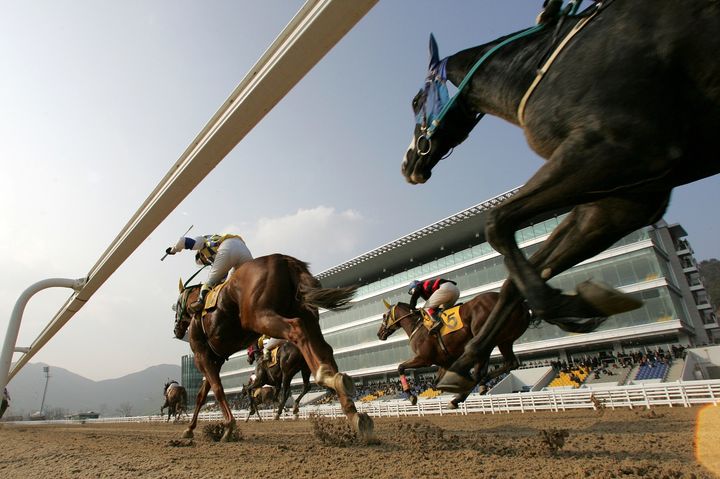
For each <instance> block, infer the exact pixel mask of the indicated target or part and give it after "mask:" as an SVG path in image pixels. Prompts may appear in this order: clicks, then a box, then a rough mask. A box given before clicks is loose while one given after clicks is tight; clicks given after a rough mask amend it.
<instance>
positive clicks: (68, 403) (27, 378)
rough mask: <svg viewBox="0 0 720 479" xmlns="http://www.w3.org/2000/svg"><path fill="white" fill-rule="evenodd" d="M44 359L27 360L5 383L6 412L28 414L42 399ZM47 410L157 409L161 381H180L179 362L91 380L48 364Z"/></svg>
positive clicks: (105, 412) (111, 411)
mask: <svg viewBox="0 0 720 479" xmlns="http://www.w3.org/2000/svg"><path fill="white" fill-rule="evenodd" d="M45 366H49V365H47V364H43V363H29V364H27V365H25V367H23V368H22V369H21V370H20V372H19V373H18V374H17V375H16V376H15V377H14V378H13V379H12V381H10V383H9V384H8V392H9V393H10V397H11V398H12V401H11V403H10V409H9V410H8V411H7V413H6V415H8V416H9V415H12V416H17V415H21V416H27V415H29V414H31V413H33V412H35V411H37V410H38V409H40V404H41V403H42V396H43V389H44V387H45V374H44V373H43V367H45ZM49 367H50V381H49V382H48V388H47V394H46V396H45V412H46V413H50V414H52V413H55V414H62V413H75V412H80V411H96V412H99V413H100V414H101V415H102V416H121V415H144V414H154V413H159V411H160V406H162V404H163V400H164V399H163V395H162V392H163V385H164V384H165V382H166V381H167V380H168V379H174V380H176V381H180V366H177V365H172V364H160V365H157V366H151V367H149V368H147V369H144V370H142V371H139V372H136V373H132V374H128V375H126V376H122V377H119V378H115V379H105V380H102V381H93V380H91V379H88V378H85V377H83V376H80V375H79V374H75V373H73V372H71V371H68V370H67V369H63V368H59V367H55V366H49Z"/></svg>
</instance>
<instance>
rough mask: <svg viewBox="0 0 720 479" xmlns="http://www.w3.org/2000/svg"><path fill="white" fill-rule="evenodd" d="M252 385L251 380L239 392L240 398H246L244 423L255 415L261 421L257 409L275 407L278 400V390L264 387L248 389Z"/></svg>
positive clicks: (273, 387)
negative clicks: (246, 410) (246, 412)
mask: <svg viewBox="0 0 720 479" xmlns="http://www.w3.org/2000/svg"><path fill="white" fill-rule="evenodd" d="M252 383H253V381H252V379H251V380H250V381H249V382H248V383H247V384H246V385H245V386H243V388H242V391H241V392H240V398H241V399H242V398H244V397H247V399H248V404H249V406H248V407H249V409H248V414H247V416H246V417H245V422H248V421H249V420H250V416H252V415H253V414H257V417H258V419H259V420H260V421H262V417H261V416H260V413H259V412H258V408H259V407H260V406H263V405H268V406H270V405H276V404H277V398H278V389H277V388H275V386H270V385H265V386H261V387H258V388H254V389H250V385H251V384H252Z"/></svg>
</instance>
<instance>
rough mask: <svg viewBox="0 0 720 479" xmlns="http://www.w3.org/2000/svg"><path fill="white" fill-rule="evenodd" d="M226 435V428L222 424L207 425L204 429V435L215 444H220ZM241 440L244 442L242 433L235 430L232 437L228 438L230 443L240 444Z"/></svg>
mask: <svg viewBox="0 0 720 479" xmlns="http://www.w3.org/2000/svg"><path fill="white" fill-rule="evenodd" d="M224 433H225V427H224V426H223V425H222V424H221V423H215V424H206V425H205V427H203V434H204V435H205V437H206V438H208V439H210V440H211V441H213V442H219V441H220V440H221V439H222V437H223V434H224ZM240 440H242V436H241V435H240V431H238V430H237V429H233V431H232V433H231V434H230V437H229V438H228V442H238V441H240Z"/></svg>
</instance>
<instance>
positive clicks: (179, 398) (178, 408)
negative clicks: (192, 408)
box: [160, 381, 187, 422]
mask: <svg viewBox="0 0 720 479" xmlns="http://www.w3.org/2000/svg"><path fill="white" fill-rule="evenodd" d="M163 396H165V403H164V404H163V405H162V406H161V407H160V415H162V413H163V409H165V408H167V409H168V417H167V420H166V421H165V422H168V421H170V416H173V417H174V420H175V421H177V420H178V419H180V415H181V414H182V413H186V414H187V391H186V390H185V388H184V387H183V386H181V385H180V384H178V382H177V381H169V382H166V383H165V389H163Z"/></svg>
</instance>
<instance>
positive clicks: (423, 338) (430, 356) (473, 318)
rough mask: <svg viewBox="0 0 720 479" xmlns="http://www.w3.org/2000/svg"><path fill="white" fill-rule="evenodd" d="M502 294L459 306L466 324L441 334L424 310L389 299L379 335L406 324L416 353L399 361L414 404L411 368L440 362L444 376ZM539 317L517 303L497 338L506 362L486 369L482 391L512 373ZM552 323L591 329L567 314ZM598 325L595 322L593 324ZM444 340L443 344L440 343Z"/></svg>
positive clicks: (459, 398) (482, 296)
mask: <svg viewBox="0 0 720 479" xmlns="http://www.w3.org/2000/svg"><path fill="white" fill-rule="evenodd" d="M499 297H500V294H499V293H496V292H487V293H482V294H479V295H477V296H475V297H474V298H473V299H471V300H470V301H468V302H467V303H463V304H461V305H460V306H459V308H460V309H459V310H458V313H459V316H460V318H461V319H462V323H463V325H462V328H460V329H458V330H456V331H452V332H449V333H448V334H446V335H444V336H442V338H439V337H438V336H436V335H431V334H430V332H429V331H428V329H427V328H425V327H423V322H422V320H423V317H422V314H421V311H420V310H417V309H411V308H410V305H408V304H406V303H397V304H395V305H390V304H388V303H385V307H386V308H387V311H386V312H385V313H384V314H383V318H382V322H381V324H380V328H379V329H378V332H377V336H378V339H380V340H381V341H385V340H386V339H387V338H388V337H389V336H390V335H391V334H393V333H394V332H395V331H397V330H398V329H399V328H402V329H403V330H404V331H405V333H406V334H407V335H408V338H409V339H410V349H412V351H413V353H415V356H414V357H413V358H410V359H408V360H407V361H405V362H402V363H400V365H398V373H399V375H400V383H401V384H402V386H403V391H404V392H406V393H407V394H409V399H410V402H411V403H412V405H413V406H414V405H415V404H416V403H417V396H415V394H413V393H412V392H411V391H410V388H409V386H408V383H407V379H406V377H405V371H406V370H407V369H415V368H420V367H427V366H432V365H436V366H439V367H440V369H439V370H438V375H437V381H440V380H442V378H443V376H444V375H445V374H446V372H447V368H449V367H450V366H451V365H452V364H453V362H454V361H455V360H456V359H457V358H458V357H460V355H461V354H462V353H463V351H464V348H465V345H466V344H467V342H468V341H470V339H471V338H472V337H473V336H474V335H475V334H477V333H478V331H480V329H481V328H482V326H483V325H484V324H485V322H486V321H487V318H488V316H489V315H490V312H491V311H492V309H493V307H494V306H495V305H496V304H497V302H498V299H499ZM536 321H539V318H534V317H533V315H532V313H531V311H530V310H529V309H528V308H527V304H525V303H517V304H516V305H515V308H514V309H513V311H512V312H511V314H510V316H509V317H508V320H507V321H506V322H505V323H504V324H503V326H504V327H503V329H502V330H501V331H500V333H499V334H498V335H497V337H496V338H495V345H496V346H497V347H498V349H499V350H500V354H502V357H503V364H502V365H501V366H500V367H499V368H497V369H494V370H493V371H491V372H487V371H486V372H485V375H484V377H482V379H481V380H480V381H479V383H480V385H481V390H482V391H481V392H485V391H484V389H485V383H487V382H488V381H490V380H492V379H494V378H496V377H498V376H500V375H501V374H505V373H508V372H510V371H512V370H514V369H517V368H518V367H519V366H520V361H519V360H518V358H517V356H515V353H514V351H513V343H514V342H515V341H517V340H518V338H520V336H522V335H523V334H524V333H525V331H526V330H527V328H528V327H529V326H530V324H532V323H533V322H536ZM550 322H551V324H555V325H556V326H559V327H560V328H561V329H563V330H564V331H569V332H573V333H583V332H589V330H588V329H587V325H586V324H585V323H584V322H582V321H580V322H579V323H578V322H576V321H574V320H568V319H565V318H563V319H562V320H551V321H550ZM593 326H594V325H593ZM440 341H442V344H441V343H440ZM490 352H491V351H488V353H487V356H486V357H484V358H483V359H482V360H483V362H484V364H489V361H490ZM469 394H470V391H463V392H461V393H458V394H457V395H456V396H455V397H454V398H453V399H452V400H451V401H450V404H449V406H450V407H451V408H453V409H454V408H457V407H458V404H459V403H461V402H463V401H465V399H466V398H467V396H468V395H469Z"/></svg>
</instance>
